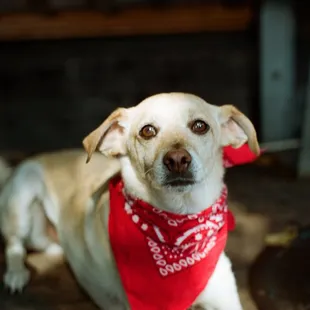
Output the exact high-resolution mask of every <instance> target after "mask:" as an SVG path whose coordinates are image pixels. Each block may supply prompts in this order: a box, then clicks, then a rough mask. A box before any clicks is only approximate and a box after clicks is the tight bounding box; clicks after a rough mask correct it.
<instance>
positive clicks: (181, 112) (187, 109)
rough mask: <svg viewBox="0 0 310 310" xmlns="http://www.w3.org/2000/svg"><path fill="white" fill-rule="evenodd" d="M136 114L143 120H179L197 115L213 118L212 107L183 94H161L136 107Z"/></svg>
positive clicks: (192, 96) (198, 99) (197, 98)
mask: <svg viewBox="0 0 310 310" xmlns="http://www.w3.org/2000/svg"><path fill="white" fill-rule="evenodd" d="M136 113H137V114H138V115H139V116H141V117H143V118H152V119H161V120H163V121H164V120H170V119H173V120H175V121H176V120H177V119H187V118H190V117H194V116H195V115H196V114H205V116H206V117H208V116H211V114H212V113H211V105H210V104H208V103H207V102H205V101H204V100H203V99H201V98H199V97H197V96H194V95H190V94H183V93H171V94H159V95H155V96H152V97H149V98H147V99H145V100H143V101H142V102H141V103H140V104H139V105H138V106H136Z"/></svg>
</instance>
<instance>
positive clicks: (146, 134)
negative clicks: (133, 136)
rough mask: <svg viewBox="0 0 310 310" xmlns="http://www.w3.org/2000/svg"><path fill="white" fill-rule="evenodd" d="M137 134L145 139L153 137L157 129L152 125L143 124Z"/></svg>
mask: <svg viewBox="0 0 310 310" xmlns="http://www.w3.org/2000/svg"><path fill="white" fill-rule="evenodd" d="M139 134H140V136H141V137H142V138H143V139H146V140H147V139H151V138H153V137H155V136H156V135H157V130H156V128H155V127H154V126H152V125H145V126H144V127H142V129H141V130H140V133H139Z"/></svg>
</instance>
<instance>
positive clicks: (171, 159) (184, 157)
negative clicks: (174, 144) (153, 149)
mask: <svg viewBox="0 0 310 310" xmlns="http://www.w3.org/2000/svg"><path fill="white" fill-rule="evenodd" d="M191 162H192V156H191V155H190V153H188V152H187V151H186V150H185V149H183V148H180V149H174V150H171V151H169V152H167V153H166V155H165V156H164V158H163V163H164V165H165V166H166V167H167V168H168V170H169V171H171V172H176V173H184V172H186V171H187V170H188V167H189V165H190V163H191Z"/></svg>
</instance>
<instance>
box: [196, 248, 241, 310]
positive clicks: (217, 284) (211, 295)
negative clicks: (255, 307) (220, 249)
mask: <svg viewBox="0 0 310 310" xmlns="http://www.w3.org/2000/svg"><path fill="white" fill-rule="evenodd" d="M193 306H194V307H193V309H196V308H195V307H197V309H203V310H242V306H241V303H240V299H239V295H238V290H237V285H236V280H235V276H234V274H233V272H232V269H231V263H230V260H229V258H228V257H227V256H226V255H225V254H224V253H223V254H222V255H221V256H220V259H219V261H218V263H217V265H216V268H215V270H214V273H213V274H212V276H211V278H210V280H209V283H208V285H207V287H206V288H205V289H204V290H203V292H202V293H201V294H200V295H199V297H198V298H197V300H196V302H195V303H194V305H193Z"/></svg>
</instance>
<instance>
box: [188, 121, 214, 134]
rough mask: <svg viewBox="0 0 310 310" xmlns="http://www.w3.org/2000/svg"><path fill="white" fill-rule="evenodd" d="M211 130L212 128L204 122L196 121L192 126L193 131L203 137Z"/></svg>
mask: <svg viewBox="0 0 310 310" xmlns="http://www.w3.org/2000/svg"><path fill="white" fill-rule="evenodd" d="M209 129H210V126H209V125H208V124H206V123H205V122H204V121H201V120H196V121H194V122H193V123H192V125H191V130H192V132H193V133H196V134H197V135H203V134H205V133H206V132H207V131H208V130H209Z"/></svg>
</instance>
